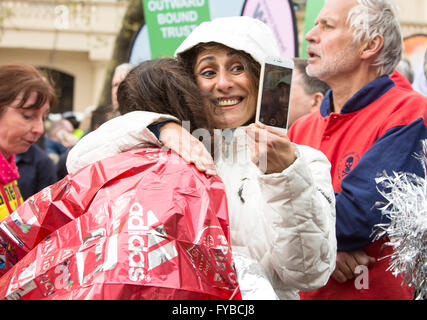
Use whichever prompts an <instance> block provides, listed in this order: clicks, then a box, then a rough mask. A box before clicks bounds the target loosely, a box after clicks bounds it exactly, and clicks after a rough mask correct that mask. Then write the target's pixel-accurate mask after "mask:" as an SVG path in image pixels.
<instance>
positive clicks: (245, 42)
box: [175, 16, 280, 64]
mask: <svg viewBox="0 0 427 320" xmlns="http://www.w3.org/2000/svg"><path fill="white" fill-rule="evenodd" d="M207 42H217V43H220V44H223V45H225V46H227V47H229V48H232V49H235V50H241V51H244V52H246V53H248V54H250V55H251V56H252V58H254V59H255V60H256V61H257V62H258V63H260V64H261V63H263V61H264V58H265V57H266V56H280V51H279V47H278V45H277V42H276V39H275V38H274V35H273V32H272V30H271V29H270V27H268V26H267V25H266V24H265V23H263V22H262V21H260V20H258V19H254V18H251V17H246V16H239V17H225V18H218V19H214V20H212V21H207V22H203V23H201V24H200V25H199V26H198V27H196V28H195V29H194V30H193V31H192V32H191V33H190V35H189V36H188V37H187V38H186V39H185V40H184V41H183V42H182V43H181V45H180V46H179V47H178V49H176V51H175V57H176V56H178V55H180V54H181V53H183V52H185V51H187V50H189V49H191V48H193V47H194V46H196V45H198V44H199V43H207Z"/></svg>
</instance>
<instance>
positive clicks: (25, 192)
mask: <svg viewBox="0 0 427 320" xmlns="http://www.w3.org/2000/svg"><path fill="white" fill-rule="evenodd" d="M16 165H17V166H18V171H19V176H20V177H19V180H18V186H19V189H20V190H21V194H22V197H23V198H24V200H25V199H27V198H29V197H30V196H32V195H33V194H35V193H37V192H39V191H40V190H42V189H43V188H44V187H47V186H49V185H51V184H53V183H55V182H56V181H57V180H58V179H57V174H56V165H55V163H54V162H53V161H52V159H50V158H49V156H48V155H47V153H46V152H45V151H44V150H43V149H41V148H40V147H39V146H37V145H34V144H33V145H32V146H31V147H30V148H28V150H27V151H26V152H24V153H21V154H18V155H16Z"/></svg>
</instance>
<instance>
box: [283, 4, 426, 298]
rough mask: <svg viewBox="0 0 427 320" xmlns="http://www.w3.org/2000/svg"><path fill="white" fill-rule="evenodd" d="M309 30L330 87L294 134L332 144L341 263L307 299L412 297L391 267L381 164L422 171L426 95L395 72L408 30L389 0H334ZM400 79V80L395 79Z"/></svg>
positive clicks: (317, 71) (318, 69)
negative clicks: (377, 235)
mask: <svg viewBox="0 0 427 320" xmlns="http://www.w3.org/2000/svg"><path fill="white" fill-rule="evenodd" d="M306 39H307V41H308V42H309V46H308V48H307V52H308V54H309V56H310V58H309V59H308V67H307V73H308V74H309V75H310V76H313V77H317V78H319V79H320V80H322V81H324V82H326V83H327V84H328V85H329V86H330V87H331V90H330V91H328V92H327V94H326V96H325V98H324V100H323V101H322V104H321V107H320V110H319V111H317V112H314V113H312V114H309V115H307V116H304V117H302V118H300V119H298V120H297V121H296V122H295V123H294V124H293V126H292V127H291V128H290V130H289V132H288V134H289V138H290V139H291V141H293V142H295V143H298V144H306V145H309V146H311V147H314V148H317V149H319V150H321V151H322V152H324V153H325V155H326V156H327V157H328V159H329V161H330V162H331V165H332V168H331V175H332V183H333V186H334V190H335V195H336V215H337V220H336V235H337V245H338V254H337V263H336V269H335V271H334V273H333V275H332V276H331V278H330V279H329V282H328V283H327V285H326V286H325V287H323V288H320V289H318V290H316V291H313V292H301V293H300V295H301V298H302V299H411V298H412V290H411V288H409V287H407V286H405V285H402V282H403V281H402V278H401V277H395V276H393V274H392V273H391V272H390V271H387V270H386V269H387V268H388V266H389V263H390V261H389V259H388V258H387V259H381V258H382V257H385V256H387V255H389V254H390V253H391V247H389V246H384V243H385V242H386V241H387V239H386V238H385V237H383V238H382V239H379V240H377V241H375V242H373V238H374V234H373V231H374V230H375V226H376V225H378V224H379V223H384V222H387V220H386V218H385V217H383V216H382V214H381V212H380V210H379V207H378V205H377V202H378V201H384V200H385V199H384V198H382V197H381V195H380V194H379V192H378V191H377V187H379V186H378V185H377V184H376V182H375V178H376V177H377V176H378V175H381V174H382V173H383V172H387V173H388V174H391V173H392V172H393V171H395V172H398V171H404V172H412V173H415V174H417V175H419V176H424V173H423V170H422V168H421V165H420V164H419V162H418V161H417V159H415V157H413V155H414V154H415V153H416V152H419V150H420V148H421V143H420V141H421V140H422V139H426V138H427V130H426V120H425V119H426V109H427V99H426V98H425V97H423V96H421V95H419V94H418V93H416V92H415V91H413V90H411V88H410V87H407V88H405V86H402V85H400V84H399V85H398V84H397V83H399V81H397V80H399V76H400V77H401V75H400V74H398V73H395V74H394V75H393V79H397V80H392V79H391V78H390V76H389V75H391V74H392V73H393V71H394V70H395V68H396V66H397V64H398V63H399V61H400V59H401V56H402V35H401V30H400V26H399V23H398V20H397V19H396V16H395V14H394V10H393V7H392V5H391V4H390V1H389V0H373V1H367V0H329V1H328V2H327V3H326V4H325V6H324V7H323V9H322V10H321V12H320V13H319V15H318V17H317V19H316V21H315V25H314V27H313V29H311V30H310V31H309V32H308V33H307V35H306ZM395 81H396V82H395Z"/></svg>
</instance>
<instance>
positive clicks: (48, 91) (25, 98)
mask: <svg viewBox="0 0 427 320" xmlns="http://www.w3.org/2000/svg"><path fill="white" fill-rule="evenodd" d="M54 103H55V93H54V89H53V87H52V86H51V84H50V83H49V82H48V81H47V79H46V78H44V77H43V76H42V75H41V73H40V72H39V71H38V70H37V69H36V68H35V67H33V66H31V65H25V64H7V65H2V66H0V219H2V218H4V217H5V216H7V215H9V214H10V213H11V212H13V211H14V210H15V209H16V208H17V207H18V206H19V205H20V204H21V203H22V197H21V194H20V192H19V189H18V185H17V179H18V178H19V174H18V170H17V168H16V165H15V155H16V154H18V153H23V152H25V151H26V150H27V149H28V148H29V147H30V146H31V145H32V144H33V143H34V142H36V141H37V139H38V138H39V137H40V136H41V135H42V133H43V131H44V127H43V122H44V120H45V119H46V117H47V115H48V113H49V109H50V106H52V105H53V104H54ZM0 250H1V248H0ZM4 257H5V255H4V254H3V252H1V251H0V267H1V265H2V264H3V263H6V262H5V261H4V259H3V258H4Z"/></svg>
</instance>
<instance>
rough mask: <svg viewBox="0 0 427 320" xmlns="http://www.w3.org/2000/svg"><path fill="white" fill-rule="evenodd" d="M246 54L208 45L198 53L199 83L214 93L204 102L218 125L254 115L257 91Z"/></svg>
mask: <svg viewBox="0 0 427 320" xmlns="http://www.w3.org/2000/svg"><path fill="white" fill-rule="evenodd" d="M243 59H244V58H243V57H242V56H241V55H240V54H239V53H237V52H236V51H233V50H231V49H229V48H226V47H218V48H215V49H206V50H203V51H201V52H200V53H199V54H198V56H197V57H196V63H195V66H194V74H195V77H196V80H197V83H198V85H199V87H200V88H201V89H202V90H203V91H204V92H207V93H210V94H211V95H212V98H213V99H206V102H205V105H206V106H207V108H208V110H209V111H210V113H211V116H212V118H213V121H214V125H215V127H216V128H219V129H227V128H236V127H239V126H241V125H243V124H245V123H246V122H248V121H249V120H251V119H252V118H253V117H254V115H255V109H256V101H257V92H256V88H255V85H254V83H253V82H254V81H253V80H252V77H251V75H250V73H249V70H248V67H245V64H244V60H243Z"/></svg>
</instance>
